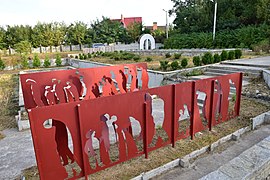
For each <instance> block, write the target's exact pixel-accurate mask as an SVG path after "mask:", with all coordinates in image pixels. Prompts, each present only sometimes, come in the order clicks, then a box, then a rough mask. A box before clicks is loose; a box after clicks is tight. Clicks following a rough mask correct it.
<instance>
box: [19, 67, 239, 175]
mask: <svg viewBox="0 0 270 180" xmlns="http://www.w3.org/2000/svg"><path fill="white" fill-rule="evenodd" d="M20 78H21V83H22V88H23V94H24V99H25V107H26V108H27V109H28V112H29V118H30V123H31V131H32V138H33V143H34V147H35V153H36V159H37V164H38V169H39V173H40V178H41V179H66V178H70V179H76V178H79V177H85V178H86V179H87V178H88V175H90V174H92V173H95V172H97V171H100V170H103V169H106V168H108V167H111V166H114V165H116V164H119V163H121V162H125V161H127V160H129V159H132V158H134V157H137V156H141V155H145V157H146V158H148V153H149V152H150V151H153V150H155V149H158V148H160V147H163V146H166V145H168V144H172V146H173V147H174V145H175V142H176V141H177V140H180V139H183V138H187V137H191V138H192V139H193V138H194V135H195V134H196V133H197V132H200V131H203V130H207V129H209V130H211V129H212V127H213V126H215V125H217V124H219V123H222V122H225V121H228V120H229V119H231V118H233V117H236V116H238V115H239V111H240V97H241V88H242V73H236V74H230V75H225V76H220V77H215V78H210V79H204V80H198V81H192V82H185V83H181V84H175V85H169V86H163V87H157V88H151V89H149V88H148V86H147V84H148V75H147V71H146V64H144V63H142V64H132V65H121V66H111V67H100V68H90V69H79V70H63V71H55V72H44V73H33V74H24V75H21V77H20ZM157 107H159V108H160V109H159V110H161V111H159V112H162V113H161V114H160V115H158V116H157V114H158V113H157V111H156V108H157ZM68 132H69V133H68ZM69 139H70V141H71V142H72V145H73V146H71V147H70V146H69V143H68V140H69Z"/></svg>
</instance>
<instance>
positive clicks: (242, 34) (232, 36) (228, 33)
mask: <svg viewBox="0 0 270 180" xmlns="http://www.w3.org/2000/svg"><path fill="white" fill-rule="evenodd" d="M269 29H270V25H267V24H261V25H249V26H244V27H241V28H238V29H226V30H222V31H219V32H218V33H217V35H216V38H215V44H213V39H212V35H213V34H212V33H210V32H209V33H187V34H183V33H174V34H171V36H170V37H169V39H166V40H165V42H164V47H165V49H184V48H187V49H190V48H208V49H210V48H252V47H253V46H254V45H256V44H259V42H262V41H264V40H265V39H268V38H269V37H270V31H269ZM176 32H177V31H176ZM263 44H265V43H263ZM252 49H253V48H252ZM253 50H254V49H253Z"/></svg>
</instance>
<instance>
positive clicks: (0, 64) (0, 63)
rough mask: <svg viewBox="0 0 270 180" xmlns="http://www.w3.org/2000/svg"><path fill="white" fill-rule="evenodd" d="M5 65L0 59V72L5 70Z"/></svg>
mask: <svg viewBox="0 0 270 180" xmlns="http://www.w3.org/2000/svg"><path fill="white" fill-rule="evenodd" d="M5 67H6V66H5V63H4V61H3V60H2V59H1V57H0V70H4V69H5Z"/></svg>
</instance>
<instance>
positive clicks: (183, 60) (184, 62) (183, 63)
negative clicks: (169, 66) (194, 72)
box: [181, 58, 188, 68]
mask: <svg viewBox="0 0 270 180" xmlns="http://www.w3.org/2000/svg"><path fill="white" fill-rule="evenodd" d="M187 65H188V59H187V58H184V59H182V61H181V66H182V67H183V68H185V67H187Z"/></svg>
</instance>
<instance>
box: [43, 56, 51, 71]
mask: <svg viewBox="0 0 270 180" xmlns="http://www.w3.org/2000/svg"><path fill="white" fill-rule="evenodd" d="M43 66H44V67H45V68H48V67H50V66H51V61H50V58H49V56H48V54H46V56H45V60H44V64H43Z"/></svg>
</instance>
